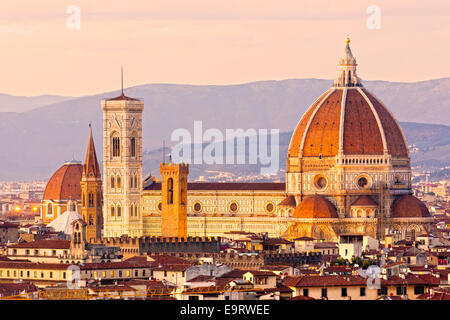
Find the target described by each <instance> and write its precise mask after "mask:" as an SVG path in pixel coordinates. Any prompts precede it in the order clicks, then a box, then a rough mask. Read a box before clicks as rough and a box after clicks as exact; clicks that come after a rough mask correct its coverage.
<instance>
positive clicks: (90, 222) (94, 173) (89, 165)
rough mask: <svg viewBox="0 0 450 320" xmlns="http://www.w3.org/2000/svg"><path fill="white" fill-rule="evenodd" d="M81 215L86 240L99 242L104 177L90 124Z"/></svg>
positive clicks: (82, 187) (81, 184)
mask: <svg viewBox="0 0 450 320" xmlns="http://www.w3.org/2000/svg"><path fill="white" fill-rule="evenodd" d="M80 186H81V216H82V217H83V220H84V222H85V223H86V240H87V242H89V243H95V242H99V241H100V240H101V237H102V233H101V232H102V224H103V216H102V177H101V174H100V166H99V165H98V161H97V154H96V152H95V146H94V138H93V137H92V128H91V125H90V124H89V142H88V146H87V150H86V158H85V160H84V165H83V171H82V175H81V181H80Z"/></svg>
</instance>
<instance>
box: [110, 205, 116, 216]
mask: <svg viewBox="0 0 450 320" xmlns="http://www.w3.org/2000/svg"><path fill="white" fill-rule="evenodd" d="M115 213H116V209H115V208H114V205H112V206H111V217H114V215H115Z"/></svg>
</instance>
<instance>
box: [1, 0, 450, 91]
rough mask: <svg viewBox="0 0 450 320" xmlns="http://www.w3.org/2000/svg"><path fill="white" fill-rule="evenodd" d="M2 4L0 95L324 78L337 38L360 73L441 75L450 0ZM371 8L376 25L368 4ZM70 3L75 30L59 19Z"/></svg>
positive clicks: (48, 0)
mask: <svg viewBox="0 0 450 320" xmlns="http://www.w3.org/2000/svg"><path fill="white" fill-rule="evenodd" d="M27 2H30V3H29V4H26V5H25V4H24V3H23V2H22V1H17V0H2V1H1V2H0V41H1V42H0V43H1V58H2V59H1V60H0V64H1V73H0V92H2V93H9V94H15V95H39V94H61V95H85V94H95V93H100V92H104V91H110V90H115V89H118V88H119V86H120V66H121V65H123V66H124V69H125V86H133V85H139V84H146V83H186V84H187V83H189V84H235V83H243V82H250V81H258V80H272V79H275V80H281V79H287V78H327V79H331V78H334V76H335V74H336V70H337V61H338V57H339V56H340V55H341V53H342V52H343V49H344V45H345V43H344V41H345V37H346V35H347V34H348V35H350V38H351V48H352V51H353V53H354V55H355V56H356V58H357V61H358V63H359V67H358V74H359V76H360V77H361V78H362V79H363V80H364V79H367V80H387V81H406V82H411V81H420V80H428V79H433V78H441V77H448V76H450V62H449V52H450V41H449V39H450V17H449V16H450V2H449V1H448V0H434V1H431V2H430V1H423V0H421V1H416V0H395V1H392V0H388V1H377V0H371V1H365V0H354V1H351V0H342V1H335V0H311V1H306V0H305V1H302V0H278V1H273V0H221V1H218V0H151V1H148V0H145V1H144V0H142V1H141V0H131V1H123V0H120V1H119V0H115V1H113V0H109V1H106V0H71V1H66V0H40V1H27ZM372 4H376V5H378V6H379V7H380V8H381V29H379V30H370V29H368V28H367V26H366V21H367V19H368V17H369V15H368V14H367V13H366V9H367V7H368V6H369V5H372ZM69 5H78V6H79V7H80V8H81V29H80V30H70V29H69V28H67V26H66V20H67V18H68V14H67V13H66V10H67V7H68V6H69Z"/></svg>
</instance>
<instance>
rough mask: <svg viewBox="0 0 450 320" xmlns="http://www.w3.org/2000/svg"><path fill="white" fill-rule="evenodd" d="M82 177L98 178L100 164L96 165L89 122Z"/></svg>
mask: <svg viewBox="0 0 450 320" xmlns="http://www.w3.org/2000/svg"><path fill="white" fill-rule="evenodd" d="M83 177H86V178H100V166H99V165H98V161H97V154H96V152H95V146H94V138H93V136H92V127H91V124H89V142H88V145H87V150H86V158H85V159H84V165H83Z"/></svg>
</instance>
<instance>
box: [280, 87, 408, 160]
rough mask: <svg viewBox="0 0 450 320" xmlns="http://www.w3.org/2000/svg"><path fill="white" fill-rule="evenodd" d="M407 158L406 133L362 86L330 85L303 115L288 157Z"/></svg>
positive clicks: (294, 134)
mask: <svg viewBox="0 0 450 320" xmlns="http://www.w3.org/2000/svg"><path fill="white" fill-rule="evenodd" d="M385 148H386V150H387V151H388V153H389V154H390V155H391V156H393V157H408V149H407V144H406V141H405V139H404V136H403V132H402V130H401V128H400V126H399V125H398V123H397V121H396V120H395V119H394V117H393V116H392V114H391V113H390V112H389V111H388V110H387V109H386V108H385V107H384V106H383V104H382V103H381V102H380V101H379V100H378V99H377V98H376V97H375V96H374V95H372V94H371V93H370V92H368V91H367V90H366V89H364V88H361V87H349V88H347V87H345V88H331V89H329V90H328V91H327V92H325V93H324V94H323V95H322V96H321V97H320V98H319V99H318V100H317V101H316V102H315V103H313V104H312V105H311V107H310V108H309V109H308V110H307V111H306V113H305V114H304V115H303V117H302V118H301V120H300V122H299V123H298V125H297V127H296V129H295V131H294V133H293V135H292V138H291V142H290V145H289V151H288V156H289V157H298V156H299V155H300V152H301V154H302V156H303V157H319V156H320V155H321V156H323V157H333V156H336V155H338V153H339V150H340V149H341V150H342V153H343V154H344V155H383V152H384V149H385Z"/></svg>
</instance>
